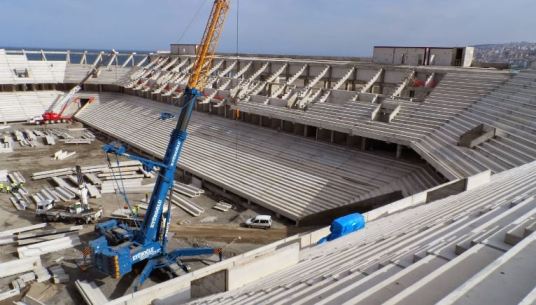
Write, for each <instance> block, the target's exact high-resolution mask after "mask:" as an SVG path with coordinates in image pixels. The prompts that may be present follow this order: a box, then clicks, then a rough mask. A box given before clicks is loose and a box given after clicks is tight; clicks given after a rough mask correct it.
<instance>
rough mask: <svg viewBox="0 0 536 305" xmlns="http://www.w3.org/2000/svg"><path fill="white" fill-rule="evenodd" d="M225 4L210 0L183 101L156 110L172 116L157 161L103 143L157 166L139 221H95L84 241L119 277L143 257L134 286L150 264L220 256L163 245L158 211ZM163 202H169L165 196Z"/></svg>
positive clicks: (164, 227) (110, 150) (164, 215)
mask: <svg viewBox="0 0 536 305" xmlns="http://www.w3.org/2000/svg"><path fill="white" fill-rule="evenodd" d="M229 7H230V0H215V1H214V4H213V7H212V12H211V14H210V17H209V20H208V23H207V25H206V28H205V32H204V34H203V38H202V41H201V45H200V46H199V48H198V50H197V54H196V60H195V65H194V67H193V72H192V74H191V75H190V78H189V81H188V85H187V87H186V89H185V90H184V100H183V106H182V107H181V109H180V112H179V114H178V115H176V116H175V115H173V114H170V113H167V114H161V116H160V118H161V119H171V118H174V117H177V124H176V126H175V128H174V129H173V130H172V131H171V136H170V140H169V144H168V146H167V149H166V153H165V155H164V159H163V161H162V162H160V161H155V160H150V159H146V158H143V157H141V156H137V155H134V154H130V153H127V150H126V148H125V147H124V146H121V145H115V144H113V143H111V144H107V145H104V146H103V151H104V152H105V153H106V154H115V155H122V156H126V157H128V158H130V159H134V160H139V161H140V162H142V163H143V165H144V166H146V167H148V168H155V167H157V168H159V174H158V177H157V180H156V183H155V187H154V189H153V192H152V195H151V199H150V201H149V204H148V208H147V212H146V214H145V216H144V218H143V221H141V222H140V223H136V224H135V226H132V225H129V224H127V223H120V222H118V221H117V220H114V219H112V220H108V221H105V222H102V223H100V224H97V225H96V226H95V231H96V232H97V234H98V235H100V236H99V237H98V238H97V239H95V240H92V241H90V243H89V247H90V250H91V256H92V259H93V264H94V265H95V267H96V268H97V269H98V270H100V271H102V272H104V273H106V274H109V275H111V276H113V277H115V278H120V277H122V276H123V275H125V274H127V273H129V272H131V271H132V270H133V267H134V266H135V265H142V264H143V263H145V266H144V267H143V270H142V272H141V274H140V277H139V279H138V284H137V285H136V286H135V288H137V287H138V286H139V285H142V284H143V282H144V281H145V280H146V279H147V277H148V276H149V275H150V274H151V272H152V271H153V270H155V269H159V268H165V267H169V266H170V265H173V264H178V265H179V266H180V267H181V268H182V269H183V270H185V271H187V266H186V265H184V264H183V263H182V262H181V260H180V258H181V257H184V256H197V255H208V254H219V257H220V260H221V259H222V253H221V249H217V248H209V247H205V248H179V249H173V250H168V249H167V243H168V236H167V235H168V229H169V225H170V220H171V208H169V206H168V209H167V212H164V205H165V204H166V197H167V195H168V194H169V195H171V194H170V192H171V191H172V187H173V181H174V177H175V170H176V167H177V163H178V161H179V157H180V155H181V151H182V147H183V144H184V141H185V140H186V138H187V135H188V133H187V128H188V123H189V121H190V117H191V115H192V111H193V109H194V106H195V104H196V102H197V98H198V97H200V96H201V95H202V93H201V92H202V91H203V89H204V87H205V84H206V82H207V78H208V73H209V70H210V67H211V64H212V61H213V59H214V54H215V51H216V47H217V44H218V40H219V37H220V35H221V33H222V30H223V25H224V23H225V19H226V17H227V13H228V11H229ZM169 197H171V196H169ZM167 204H168V205H169V204H170V201H168V202H167Z"/></svg>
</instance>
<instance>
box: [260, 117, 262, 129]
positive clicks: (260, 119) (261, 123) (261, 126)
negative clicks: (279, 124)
mask: <svg viewBox="0 0 536 305" xmlns="http://www.w3.org/2000/svg"><path fill="white" fill-rule="evenodd" d="M259 126H261V127H262V115H259Z"/></svg>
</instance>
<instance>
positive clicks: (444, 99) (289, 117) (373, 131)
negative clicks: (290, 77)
mask: <svg viewBox="0 0 536 305" xmlns="http://www.w3.org/2000/svg"><path fill="white" fill-rule="evenodd" d="M507 77H508V75H507V74H504V73H488V72H485V73H474V72H470V73H447V74H446V75H445V77H444V78H443V79H442V80H441V82H440V83H439V85H438V86H437V87H436V88H435V89H434V90H433V91H432V93H431V95H430V96H429V97H428V98H427V99H426V100H425V102H424V103H413V102H407V101H397V103H399V104H400V105H401V110H400V112H399V113H398V115H397V116H396V117H395V119H394V120H393V121H392V122H391V123H388V124H386V123H384V122H376V121H372V120H371V114H372V112H373V110H374V109H375V108H376V106H377V105H376V104H371V103H369V102H362V101H350V100H348V101H345V102H337V103H330V102H325V103H312V104H311V105H310V106H309V107H308V108H307V109H306V110H305V111H301V110H295V109H288V108H286V107H283V106H273V105H265V104H262V103H255V102H251V101H250V102H238V103H237V105H236V106H234V108H236V109H240V111H242V112H248V113H253V114H257V115H261V116H266V117H272V118H278V119H282V120H285V121H289V122H294V123H300V124H305V125H309V126H315V127H320V128H324V129H330V130H335V131H339V132H343V133H347V134H351V135H357V136H365V137H369V138H374V139H378V140H382V141H388V142H392V143H398V144H403V145H409V144H410V143H411V142H414V141H418V140H420V139H421V138H423V137H426V136H427V135H428V134H431V133H433V132H434V131H435V130H436V129H437V128H439V127H440V126H441V125H443V124H444V123H445V122H447V121H448V120H450V119H451V118H452V117H454V116H455V115H456V114H458V113H459V112H461V111H463V109H465V108H466V107H469V106H470V105H471V104H472V103H474V102H475V101H477V100H478V99H479V98H481V97H483V96H485V95H486V94H487V93H489V92H490V91H491V90H493V89H494V88H497V87H498V86H500V85H501V84H502V83H503V82H504V81H505V80H506V79H507Z"/></svg>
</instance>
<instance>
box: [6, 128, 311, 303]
mask: <svg viewBox="0 0 536 305" xmlns="http://www.w3.org/2000/svg"><path fill="white" fill-rule="evenodd" d="M11 126H12V129H11V130H9V129H7V130H6V129H4V130H0V134H2V133H5V132H8V131H12V130H13V129H19V130H23V129H30V128H42V127H33V126H27V125H22V124H15V125H11ZM54 127H55V128H56V127H64V128H78V127H82V126H81V125H76V124H74V125H67V126H58V125H54ZM38 142H39V143H40V145H39V146H37V147H32V148H30V147H20V145H18V143H17V144H15V151H14V152H13V153H8V154H0V170H2V169H7V170H8V171H20V172H21V173H22V175H23V176H24V177H25V178H26V180H27V183H26V185H25V187H26V189H27V190H28V191H29V192H30V193H35V192H38V191H40V190H41V189H42V188H43V187H45V186H52V184H51V181H48V180H46V179H45V180H38V181H32V180H31V175H32V173H34V172H39V171H46V170H53V169H59V168H65V167H73V166H75V165H82V166H88V165H100V164H105V163H106V160H105V156H104V153H102V151H101V150H100V147H101V146H102V144H103V143H102V142H101V141H98V140H97V141H95V142H93V143H92V144H78V145H68V144H67V145H66V144H63V143H59V141H58V143H57V144H56V145H53V146H48V145H44V144H43V142H42V139H39V140H38ZM60 149H63V150H67V151H69V152H71V151H76V154H75V155H74V156H73V157H71V158H68V159H66V160H61V161H60V160H53V158H52V156H53V154H54V152H56V151H58V150H60ZM145 180H147V181H145V182H144V184H145V183H150V182H152V181H151V180H150V179H145ZM144 198H145V195H144V194H132V195H130V196H129V200H130V202H131V203H133V204H137V203H139V202H141V201H142V200H143V199H144ZM217 199H218V197H217V196H215V195H213V194H210V193H209V192H205V194H203V195H201V196H199V197H196V198H193V199H192V201H194V202H195V203H196V204H198V205H200V206H201V207H203V208H204V209H205V212H204V213H203V214H202V215H201V216H199V217H192V216H190V215H189V214H187V213H186V212H185V211H183V210H182V209H180V208H179V207H173V208H172V227H171V229H170V235H171V238H170V242H169V246H168V247H170V248H175V247H191V246H210V247H221V248H223V253H224V257H231V256H234V255H237V254H240V253H243V252H246V251H249V250H252V249H254V248H256V247H259V246H260V245H264V244H267V243H270V242H272V241H276V240H279V239H281V238H284V237H286V236H290V235H292V234H296V233H298V232H300V231H306V230H308V228H297V227H295V226H293V225H292V224H290V223H288V222H286V221H285V220H280V219H277V218H276V217H275V215H274V214H272V215H273V219H274V224H273V228H272V229H269V230H259V229H248V228H244V227H243V226H242V224H243V222H244V221H245V220H246V219H247V218H249V217H253V216H255V215H258V214H261V213H262V214H271V213H270V212H269V211H267V210H264V209H261V208H255V209H252V208H245V207H242V206H240V205H239V204H237V203H233V202H229V203H231V204H233V209H231V210H229V211H228V212H221V211H218V210H215V209H213V208H212V207H213V206H214V205H215V204H216V202H217ZM90 204H91V205H92V206H102V207H103V208H104V215H105V216H109V215H111V213H112V212H113V211H115V210H117V209H120V208H122V207H123V206H124V205H125V202H124V200H123V198H122V197H121V196H119V195H115V194H104V195H103V196H102V198H99V199H91V200H90ZM142 212H143V210H142ZM40 222H41V220H40V219H38V218H36V217H35V205H31V206H30V207H29V208H28V209H27V210H25V211H17V210H16V209H15V208H14V206H13V205H12V204H11V202H10V201H9V195H7V194H0V231H4V230H6V229H9V228H15V227H22V226H27V225H30V224H35V223H40ZM53 225H55V226H61V225H63V224H53ZM311 229H312V228H311ZM93 230H94V227H93V225H85V226H84V229H83V230H82V231H80V239H81V240H82V245H81V246H78V247H76V248H72V249H67V250H64V251H59V252H57V253H51V254H47V255H43V256H42V257H41V258H42V261H43V264H44V266H49V265H51V264H54V263H56V261H58V262H60V264H61V265H62V267H63V268H64V269H65V271H66V272H67V273H68V274H69V275H70V277H71V280H70V282H69V283H68V284H52V283H51V282H45V283H34V284H32V285H31V287H29V288H27V289H26V290H25V291H24V293H28V294H29V295H31V296H33V297H34V298H37V299H39V300H41V301H43V302H45V303H47V304H66V305H67V304H83V300H82V298H81V296H80V295H79V293H78V291H77V290H76V287H75V285H74V282H75V280H77V279H80V280H87V281H94V282H96V283H97V285H98V286H100V288H101V290H102V291H103V293H104V294H105V295H106V296H107V297H108V299H114V298H117V297H120V296H122V295H124V294H125V293H129V292H132V290H133V283H134V281H135V279H136V276H135V274H130V275H128V276H125V277H123V278H122V279H120V280H115V279H112V278H110V277H107V276H105V275H104V274H101V273H99V272H98V271H96V270H94V269H92V268H88V269H87V270H85V271H83V270H81V269H80V268H79V266H78V265H79V264H80V263H81V262H82V257H83V256H82V253H81V250H82V249H83V247H84V245H86V244H87V242H88V241H90V240H92V239H93V238H95V234H94V233H93ZM16 257H17V251H16V246H12V245H8V246H0V261H1V262H5V261H9V260H12V259H16ZM184 261H185V262H186V263H188V264H190V265H191V266H192V268H193V269H198V268H200V267H202V266H204V265H206V264H207V263H210V262H215V261H217V258H216V257H215V256H214V257H209V258H206V257H205V258H203V259H189V260H184ZM16 277H17V276H13V277H8V278H4V279H0V291H5V290H8V289H10V288H9V283H10V282H11V281H12V280H13V279H15V278H16ZM166 278H167V277H166V276H163V275H161V274H158V273H155V274H154V275H153V276H151V278H150V279H149V280H148V281H147V282H146V284H144V287H148V286H151V285H154V284H155V283H158V282H161V281H163V280H165V279H166ZM1 304H2V303H0V305H1ZM8 304H12V300H10V301H9V302H8Z"/></svg>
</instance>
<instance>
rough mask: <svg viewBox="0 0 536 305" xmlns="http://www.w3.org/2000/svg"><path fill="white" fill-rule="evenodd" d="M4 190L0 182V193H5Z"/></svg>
mask: <svg viewBox="0 0 536 305" xmlns="http://www.w3.org/2000/svg"><path fill="white" fill-rule="evenodd" d="M5 192H6V190H5V187H4V184H3V183H0V193H5Z"/></svg>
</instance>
